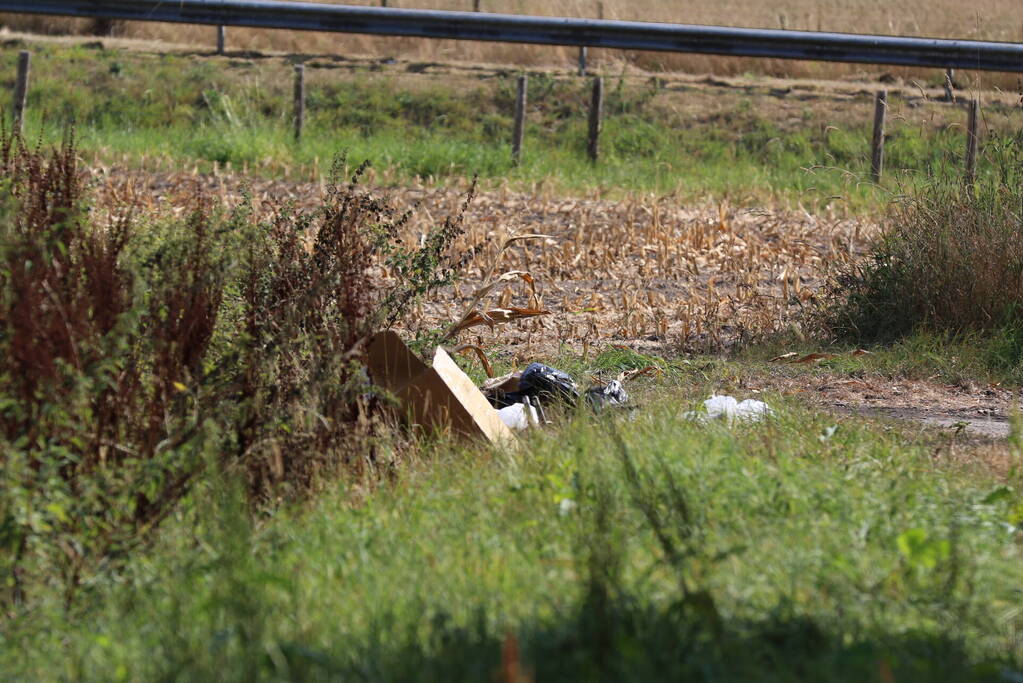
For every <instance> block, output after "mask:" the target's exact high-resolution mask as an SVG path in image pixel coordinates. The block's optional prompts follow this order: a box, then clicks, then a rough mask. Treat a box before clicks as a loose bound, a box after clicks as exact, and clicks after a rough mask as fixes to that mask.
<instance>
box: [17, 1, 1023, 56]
mask: <svg viewBox="0 0 1023 683" xmlns="http://www.w3.org/2000/svg"><path fill="white" fill-rule="evenodd" d="M0 11H3V12H16V13H26V14H49V15H61V16H72V17H93V18H104V19H128V20H135V21H161V22H174V23H185V24H212V25H219V26H243V27H250V28H276V29H293V30H302V31H329V32H337V33H362V34H375V35H389V36H412V37H417V38H449V39H455V40H479V41H489V42H508V43H532V44H538V45H570V46H579V47H584V46H588V47H601V48H612V49H619V50H654V51H665V52H687V53H700V54H714V55H727V56H733V57H768V58H776V59H806V60H815V61H828V62H858V63H865V64H891V65H900V66H919V67H937V68H942V69H945V68H956V69H976V70H984V71H1012V72H1021V73H1023V44H1019V43H997V42H981V41H969V40H944V39H932V38H904V37H896V36H871V35H856V34H849V33H821V32H812V31H782V30H767V29H742V28H727V27H721V26H692V25H684V24H657V23H647V22H639V21H606V20H597V19H569V18H558V17H536V16H522V15H513V14H481V13H477V12H445V11H438V10H415V9H394V8H385V7H353V6H347V5H328V4H323V3H309V2H280V1H279V0H0Z"/></svg>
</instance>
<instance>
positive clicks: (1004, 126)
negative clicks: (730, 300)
mask: <svg viewBox="0 0 1023 683" xmlns="http://www.w3.org/2000/svg"><path fill="white" fill-rule="evenodd" d="M35 49H36V51H37V55H36V58H35V61H34V62H33V76H32V89H31V95H30V98H29V110H30V114H29V117H28V128H27V133H28V137H30V138H34V137H36V136H41V137H42V138H43V139H45V140H55V139H58V138H59V135H60V131H61V130H62V129H63V127H64V126H65V125H66V124H67V123H68V122H70V121H74V122H76V125H77V131H78V138H79V141H80V144H81V146H82V148H83V149H84V150H85V151H86V152H87V153H89V152H90V150H91V151H92V152H93V153H95V154H96V155H98V157H99V158H101V159H104V158H105V159H106V160H113V161H125V155H127V158H128V162H129V163H139V162H140V161H141V160H142V159H145V160H146V163H147V164H148V165H149V166H150V167H156V166H161V165H162V167H163V168H164V169H172V168H173V169H178V170H180V169H181V168H182V167H184V168H191V167H192V166H193V165H198V167H199V169H200V170H202V171H209V170H211V168H212V164H213V163H214V162H216V163H217V164H218V165H220V166H221V167H224V166H225V165H226V164H231V166H232V168H234V169H235V170H241V169H243V168H244V169H248V170H249V171H250V172H257V173H266V174H274V175H283V174H290V175H291V177H299V178H308V177H310V175H314V174H315V173H316V171H317V170H319V171H320V172H323V171H324V169H325V166H326V165H327V160H328V159H329V158H330V157H331V156H332V154H333V153H334V151H335V150H337V149H347V150H349V152H350V156H351V157H352V158H354V159H362V158H370V159H372V160H373V161H374V163H375V165H376V166H377V167H378V169H380V170H381V171H382V175H383V178H384V180H385V181H389V182H403V181H407V180H408V179H410V178H415V177H419V178H422V179H426V180H433V181H436V182H442V183H443V182H445V181H446V180H448V179H451V178H454V177H465V176H471V175H473V174H475V173H478V174H480V176H481V177H482V179H483V182H484V185H485V186H486V185H487V184H494V183H498V182H501V183H503V182H509V183H511V184H512V185H514V186H516V187H522V188H526V189H529V188H536V187H537V186H538V185H542V186H544V187H547V188H551V189H553V190H555V191H561V192H573V193H574V192H588V191H591V190H594V189H598V188H599V189H601V190H603V191H604V192H611V193H614V192H624V191H632V190H637V191H656V192H672V191H679V192H680V193H681V194H682V195H684V196H686V197H689V198H693V197H703V196H707V195H713V196H716V197H721V196H730V197H732V198H733V199H734V200H735V201H738V202H741V203H759V202H765V201H772V200H776V199H782V200H783V201H785V202H796V201H798V202H800V203H802V204H803V205H804V206H806V207H808V208H810V209H811V210H813V209H818V208H821V207H824V206H827V205H833V204H838V205H842V204H845V205H849V206H852V207H853V208H854V209H856V210H862V209H863V208H864V207H867V206H873V205H876V203H877V202H878V201H884V200H886V199H887V198H888V197H890V196H891V193H892V192H899V191H901V190H902V189H903V187H904V186H905V185H906V184H910V185H911V184H913V183H915V182H916V180H915V179H916V178H919V177H922V176H923V175H925V174H927V173H933V172H937V171H938V170H939V169H941V168H947V167H951V168H955V167H957V166H959V165H961V157H962V151H963V148H964V141H963V132H962V128H961V125H960V124H961V123H962V119H963V117H964V112H963V111H962V110H961V109H960V108H958V107H952V106H948V105H941V104H925V105H924V106H923V107H922V108H920V107H917V106H916V105H915V104H914V105H913V106H909V103H902V102H900V101H899V100H898V98H896V97H895V96H893V104H892V107H893V113H892V117H893V121H892V123H891V124H890V125H889V136H890V139H889V144H888V150H887V168H888V169H889V172H888V178H887V180H886V182H885V184H884V187H883V189H881V190H878V189H876V188H874V187H873V186H871V185H870V184H869V183H868V182H866V180H867V179H868V177H869V139H870V129H869V126H870V122H871V109H872V101H871V98H870V96H869V94H864V95H863V96H860V97H850V96H848V95H846V96H842V97H832V96H829V95H828V94H827V93H823V94H821V93H813V92H810V93H808V94H805V95H804V94H803V93H802V92H797V91H789V92H784V93H777V92H775V93H773V94H772V93H771V91H770V88H768V87H760V88H757V87H755V86H751V87H749V88H746V89H745V90H740V89H730V88H708V87H705V86H704V87H694V86H693V85H691V84H690V85H689V86H686V85H681V84H676V85H671V86H669V87H667V88H659V87H657V84H656V83H652V82H647V81H645V80H637V79H635V78H631V77H630V78H625V79H619V78H616V77H615V76H614V75H613V74H608V79H607V86H606V90H607V93H608V94H607V103H606V111H607V114H608V115H607V119H606V122H605V125H604V131H603V136H602V150H603V159H602V160H601V162H600V163H598V164H596V165H593V164H591V163H589V161H588V160H587V158H586V153H585V149H586V129H587V122H586V107H587V102H588V96H589V92H588V87H589V86H588V82H587V81H584V80H581V79H577V78H572V77H555V76H551V75H546V74H534V76H533V78H532V81H531V91H530V109H529V125H528V127H527V135H526V148H525V153H524V161H523V164H522V165H521V166H520V167H514V166H513V165H512V163H511V159H510V153H509V143H508V140H509V138H510V130H511V111H512V102H513V98H514V80H515V79H514V77H513V74H505V75H501V76H496V77H493V78H467V77H465V76H464V75H457V76H455V75H448V76H446V75H441V76H431V75H428V74H407V73H403V72H402V71H403V68H402V67H396V70H394V71H382V72H380V73H375V72H371V71H369V70H368V69H367V68H366V67H365V66H361V67H354V69H353V70H352V71H350V72H349V71H348V70H346V69H343V68H327V67H339V66H340V67H344V66H345V65H344V63H343V62H341V63H335V62H329V61H323V60H320V61H317V60H312V61H311V62H310V63H309V65H308V66H307V74H308V76H307V81H308V86H307V89H308V120H307V126H306V131H305V135H304V137H303V140H302V141H301V142H300V143H296V142H294V141H293V139H292V127H291V69H290V66H289V63H288V62H287V61H286V60H280V59H266V60H259V59H256V60H248V59H215V58H205V57H196V56H186V55H180V54H169V55H164V56H155V55H152V54H142V53H137V52H128V51H116V50H103V49H91V48H87V47H71V48H68V47H59V46H51V45H47V46H42V45H38V46H36V47H35ZM15 55H16V51H14V50H10V51H6V52H5V54H4V55H3V56H2V58H0V73H3V74H5V75H10V76H9V77H11V78H13V73H14V68H13V65H14V59H15ZM320 67H323V68H320ZM383 68H384V69H387V68H389V67H383ZM397 69H402V71H398V70H397ZM1021 118H1023V116H1021V114H1020V113H1019V112H1014V111H1013V110H1012V109H1011V108H1009V107H1001V106H999V107H994V106H993V107H992V108H991V109H989V110H988V111H987V113H986V118H985V125H986V132H988V133H990V132H1000V131H1004V132H1011V133H1017V132H1018V131H1019V130H1020V128H1021V126H1020V125H1019V124H1020V121H1019V119H1021ZM987 169H988V166H987V165H986V163H985V162H984V161H983V160H982V162H981V173H982V174H983V173H986V172H987ZM378 179H379V178H378Z"/></svg>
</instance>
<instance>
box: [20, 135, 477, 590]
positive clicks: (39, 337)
mask: <svg viewBox="0 0 1023 683" xmlns="http://www.w3.org/2000/svg"><path fill="white" fill-rule="evenodd" d="M343 167H344V165H343V160H339V161H338V163H336V164H335V167H334V174H333V177H332V181H331V183H330V185H329V188H328V191H327V192H326V195H325V197H324V200H323V202H322V205H321V206H319V207H317V208H315V209H312V210H297V209H295V208H294V207H293V206H290V205H287V204H278V205H274V206H271V207H269V210H268V211H267V212H260V213H259V215H270V216H271V218H270V219H269V220H263V219H260V218H257V212H256V211H254V209H253V207H252V206H251V202H245V203H243V204H242V206H240V207H237V208H236V209H234V210H233V211H230V212H227V211H226V210H225V209H224V208H223V207H219V206H217V205H216V204H215V203H214V202H213V201H212V200H211V199H209V198H208V197H206V196H204V195H203V194H202V193H200V192H198V191H197V192H196V194H195V197H194V199H193V201H192V210H191V211H190V213H189V214H188V215H187V216H186V217H185V218H184V219H170V220H169V219H157V220H155V222H154V221H152V220H150V222H149V224H146V223H145V221H144V217H140V216H138V215H137V213H138V212H137V211H136V209H135V206H136V203H135V202H132V201H131V200H130V199H129V200H127V201H126V202H125V203H124V204H123V205H118V206H114V207H95V208H94V207H91V206H90V203H89V202H90V198H89V195H88V192H87V183H86V180H87V174H86V172H85V171H84V170H83V169H81V168H80V167H79V165H78V156H77V154H76V149H75V145H74V141H73V137H72V136H71V135H68V136H67V137H66V139H65V141H64V143H63V145H62V146H61V147H60V148H59V149H57V150H55V151H52V152H46V151H44V150H43V149H41V148H36V149H30V148H28V147H26V146H25V144H24V143H23V141H22V140H21V139H20V138H18V137H17V136H11V135H8V134H6V132H3V131H0V171H2V176H3V178H4V180H3V181H2V183H0V465H2V467H0V545H2V546H3V547H4V549H5V552H3V553H2V554H0V576H3V581H4V584H3V591H2V592H0V602H2V603H5V604H6V605H7V606H8V607H10V606H12V605H14V604H17V603H20V602H22V601H23V600H24V599H25V598H26V586H28V585H30V584H35V585H47V584H49V585H52V586H54V587H59V588H61V589H62V590H64V591H66V594H67V597H68V599H69V600H70V598H71V596H72V594H73V592H74V590H75V589H76V588H77V587H78V586H79V585H81V583H82V582H83V580H84V579H85V578H86V577H87V576H88V574H89V573H90V572H94V571H97V570H101V569H102V568H103V567H105V566H109V565H111V564H113V565H114V566H116V564H117V563H118V562H119V561H120V559H119V558H123V557H124V556H125V555H126V554H127V553H128V552H130V551H131V549H132V548H133V547H134V546H135V545H136V544H137V543H138V542H140V541H141V540H142V539H144V538H145V536H146V534H147V532H149V531H150V530H152V529H153V528H155V527H156V526H157V525H159V524H160V522H161V521H162V520H163V519H164V518H166V517H167V516H168V515H169V514H171V513H172V512H173V511H174V510H175V509H177V507H178V505H179V503H180V502H181V501H182V500H183V499H184V498H186V497H187V496H188V495H189V492H190V491H191V490H192V489H193V487H194V485H195V483H196V481H197V479H198V478H199V477H201V476H203V473H204V471H206V470H207V469H208V468H209V467H210V466H211V465H212V466H213V467H215V468H217V469H219V470H221V471H223V472H226V473H230V474H232V475H237V476H239V478H241V479H242V481H244V482H245V485H246V490H247V494H248V499H249V501H250V504H251V505H252V507H253V509H254V510H259V509H263V508H265V507H266V506H268V505H275V504H278V503H280V502H282V501H286V500H296V499H301V498H305V497H308V496H309V495H311V494H312V493H313V492H315V491H316V490H317V489H318V487H319V486H320V485H321V484H322V483H323V482H325V481H329V480H331V479H332V478H334V477H336V476H338V475H339V474H341V473H342V472H351V473H354V474H360V475H365V476H376V475H377V473H378V472H379V471H381V469H382V466H386V467H390V466H392V465H393V464H394V463H393V462H390V461H388V462H380V461H379V459H378V457H377V455H378V453H377V451H376V449H375V448H374V447H373V444H374V443H375V442H373V441H372V440H371V439H370V438H369V437H371V436H373V435H374V433H375V431H376V422H375V419H374V416H375V411H374V408H375V406H376V403H377V402H379V400H380V399H379V398H372V397H371V394H370V393H369V392H367V388H366V387H365V379H364V378H365V373H364V372H363V371H362V370H361V355H362V350H363V346H364V343H365V341H366V339H367V338H368V336H369V335H370V334H372V333H373V332H375V331H377V330H378V329H380V328H381V327H386V326H392V325H395V324H397V323H399V322H400V321H402V320H403V319H404V318H405V317H406V315H407V314H408V312H409V311H410V310H411V308H412V307H413V306H414V305H415V303H416V301H417V300H418V299H419V298H421V297H423V296H425V295H428V294H429V293H431V292H433V291H435V290H436V289H437V288H438V287H440V286H442V285H444V284H447V283H449V282H451V281H452V279H453V278H454V277H455V275H456V273H457V270H458V268H459V267H460V266H461V264H463V263H464V259H466V258H470V257H471V256H472V253H469V254H460V253H454V252H453V250H452V249H451V245H452V243H453V242H454V240H455V239H456V238H457V237H459V236H460V235H461V234H462V232H463V225H462V216H463V214H464V211H465V208H466V207H467V205H468V202H469V201H471V199H472V196H473V192H470V193H469V195H468V197H467V199H466V203H465V204H464V205H463V206H462V207H461V211H459V212H458V213H457V214H456V215H455V216H453V217H451V218H449V219H447V220H446V221H444V222H443V223H442V224H441V225H439V226H437V228H436V229H434V230H432V231H431V232H430V233H429V234H428V235H426V236H425V238H424V240H423V241H422V243H421V244H419V245H415V246H411V247H408V246H405V245H402V244H399V243H398V242H397V241H396V235H397V234H398V232H399V229H400V228H401V226H402V225H403V224H404V222H405V221H407V220H408V218H409V216H408V215H407V214H399V213H397V212H396V211H395V210H394V209H393V208H392V207H391V206H390V205H389V204H388V203H387V202H386V201H384V200H381V199H379V198H377V197H374V196H373V195H372V193H371V192H369V191H366V190H362V189H361V188H360V186H359V178H360V176H361V175H362V172H363V171H364V170H365V165H364V166H363V167H360V169H359V171H357V172H356V174H355V177H354V178H353V179H352V180H351V182H350V183H345V182H343V181H342V180H341V177H340V173H341V169H342V168H343ZM105 215H109V216H110V218H107V219H101V218H100V217H101V216H105ZM380 262H385V263H387V264H388V265H389V266H390V268H391V269H392V270H393V271H395V272H396V273H398V274H399V275H400V277H398V278H394V279H393V280H390V281H388V280H384V279H382V278H378V277H373V276H372V274H371V272H370V271H371V268H372V267H373V266H374V264H377V263H380ZM386 467H383V469H386Z"/></svg>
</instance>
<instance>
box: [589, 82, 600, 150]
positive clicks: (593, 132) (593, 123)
mask: <svg viewBox="0 0 1023 683" xmlns="http://www.w3.org/2000/svg"><path fill="white" fill-rule="evenodd" d="M603 115H604V79H603V78H601V77H600V76H597V77H596V78H594V79H593V96H592V98H591V99H590V140H589V145H588V146H587V152H588V153H589V156H590V161H592V162H596V161H597V159H598V158H599V157H600V123H601V118H602V117H603Z"/></svg>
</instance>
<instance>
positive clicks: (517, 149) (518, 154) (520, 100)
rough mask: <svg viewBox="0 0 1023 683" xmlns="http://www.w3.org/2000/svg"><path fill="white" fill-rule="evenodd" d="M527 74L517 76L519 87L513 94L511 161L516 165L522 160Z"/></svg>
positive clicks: (527, 84)
mask: <svg viewBox="0 0 1023 683" xmlns="http://www.w3.org/2000/svg"><path fill="white" fill-rule="evenodd" d="M528 86H529V77H528V76H519V89H518V92H517V93H516V96H515V128H514V130H513V131H512V163H514V164H515V165H516V166H518V165H519V162H520V161H521V160H522V139H523V137H525V133H526V90H527V88H528Z"/></svg>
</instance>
